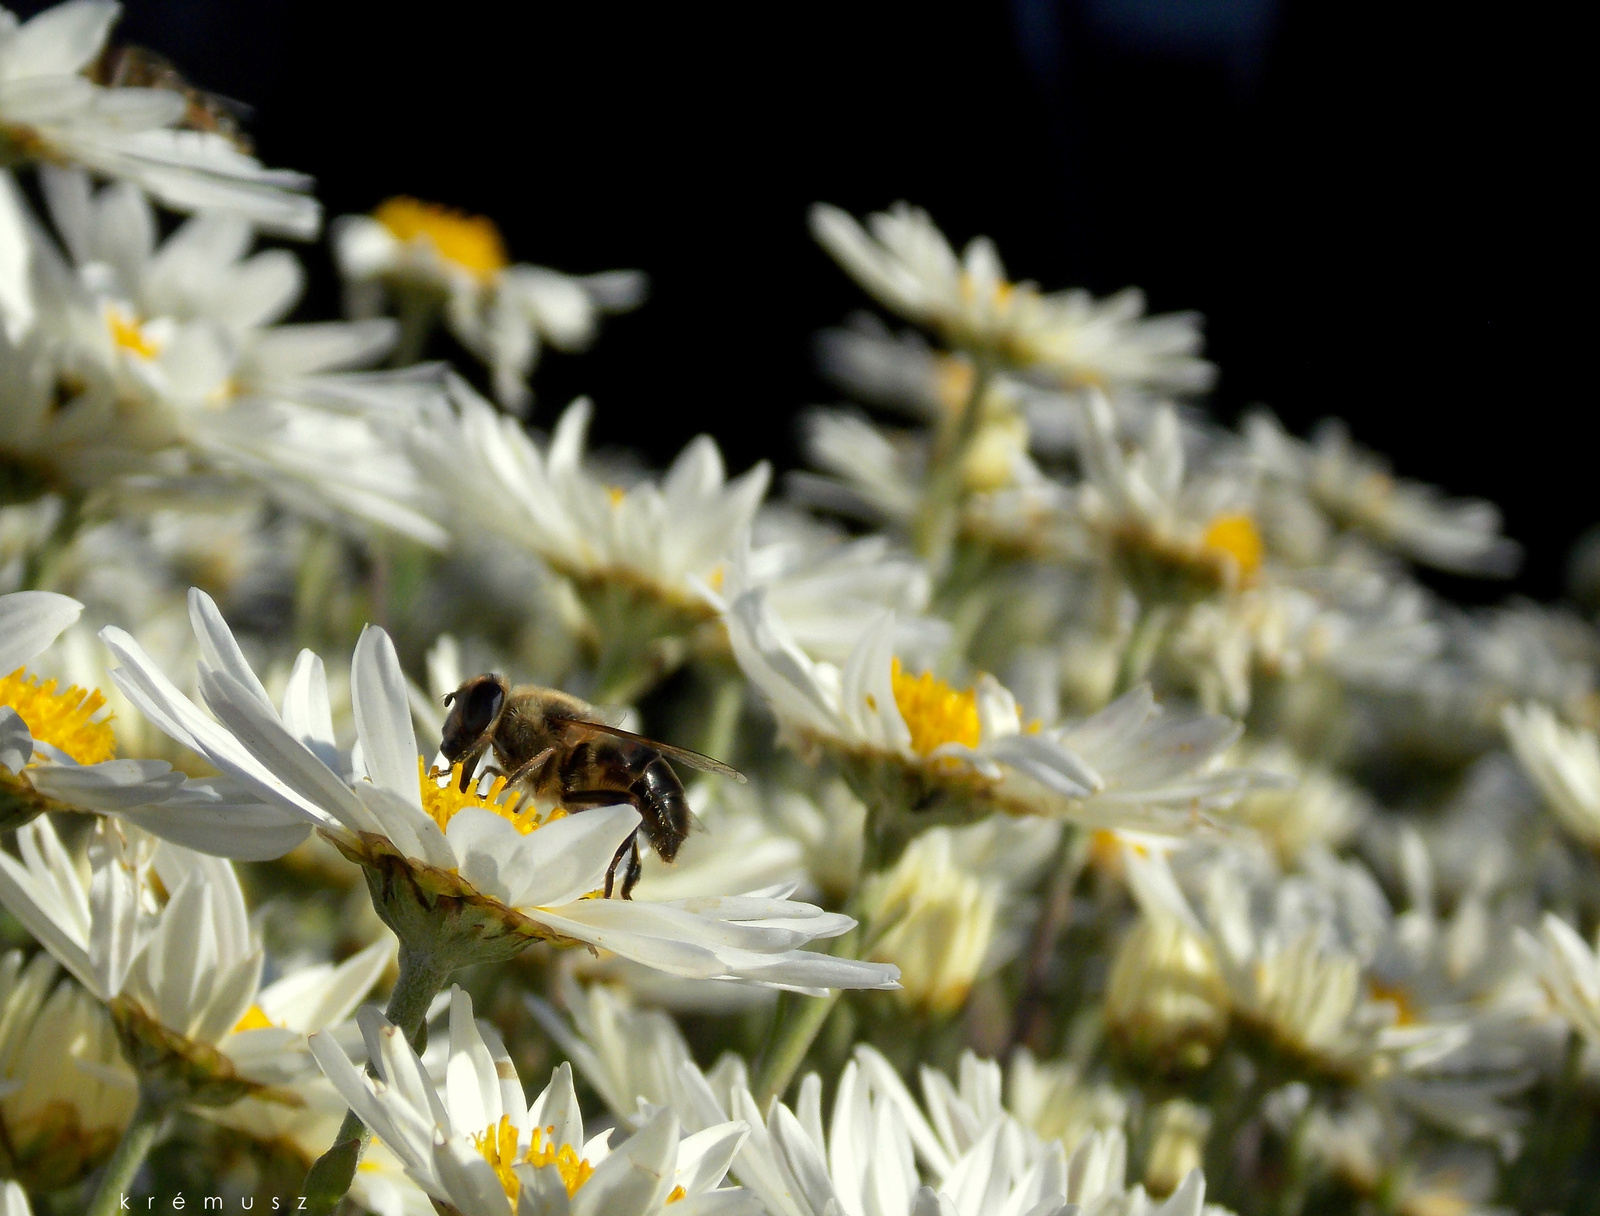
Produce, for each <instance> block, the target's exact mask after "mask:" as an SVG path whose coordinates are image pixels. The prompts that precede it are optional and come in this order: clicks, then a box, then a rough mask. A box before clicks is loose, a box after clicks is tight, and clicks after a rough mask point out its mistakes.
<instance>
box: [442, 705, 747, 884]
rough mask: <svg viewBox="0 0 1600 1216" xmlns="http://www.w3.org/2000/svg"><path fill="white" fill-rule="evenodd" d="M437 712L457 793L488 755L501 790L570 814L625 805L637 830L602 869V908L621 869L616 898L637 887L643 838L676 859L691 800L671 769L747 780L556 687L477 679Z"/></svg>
mask: <svg viewBox="0 0 1600 1216" xmlns="http://www.w3.org/2000/svg"><path fill="white" fill-rule="evenodd" d="M444 703H445V705H447V706H449V707H450V713H449V716H448V717H446V718H445V723H444V734H443V737H442V738H441V739H440V742H439V750H440V751H441V752H443V753H444V757H445V759H447V760H448V761H449V762H450V763H451V764H452V765H453V764H455V763H456V762H458V761H460V762H461V763H462V767H461V788H462V789H463V790H466V789H468V788H470V786H471V784H472V782H473V781H475V780H476V779H477V776H478V773H477V768H478V764H479V762H480V760H481V759H482V758H483V756H484V755H485V753H487V752H490V751H492V752H493V754H494V760H495V763H496V764H497V766H498V767H499V769H500V771H501V772H502V773H504V774H505V776H506V785H507V786H508V787H512V788H515V787H522V788H525V789H529V790H532V791H533V792H534V793H535V794H538V795H542V796H544V797H549V798H553V799H557V800H559V801H560V803H561V805H562V806H564V807H565V808H566V809H567V810H569V811H582V810H589V809H592V808H594V807H597V806H615V805H617V804H618V803H620V802H627V803H630V804H632V806H633V808H634V810H636V811H638V812H639V817H640V819H641V821H642V822H641V823H640V824H639V827H638V828H637V829H636V830H635V831H634V832H633V833H632V834H631V835H629V837H628V839H627V840H625V841H623V842H622V846H621V847H620V848H618V849H617V855H616V856H615V857H613V858H612V859H611V866H610V868H609V869H607V870H606V889H605V894H606V898H607V899H610V898H611V890H612V887H613V885H614V882H615V879H616V875H617V869H618V867H620V866H622V865H623V863H624V862H626V863H627V869H626V870H625V871H624V872H623V876H622V898H623V899H630V898H632V896H633V888H634V884H636V883H637V882H638V881H639V871H640V866H639V834H640V832H642V833H644V837H645V839H646V840H647V841H649V843H650V846H651V847H652V848H654V849H655V851H656V853H657V854H658V855H659V856H660V858H661V860H662V861H666V862H670V861H672V859H673V858H675V857H676V856H677V855H678V847H679V846H680V845H681V844H683V840H684V837H685V836H687V835H688V834H689V825H690V823H691V821H692V820H691V816H690V812H689V800H688V797H687V795H685V793H684V790H683V782H682V781H680V780H679V779H678V774H677V773H676V772H674V771H673V769H672V765H671V764H669V763H668V761H669V760H671V761H675V762H676V763H678V764H681V765H684V766H685V767H687V768H696V769H701V770H703V771H704V772H708V773H721V774H722V775H723V776H725V777H732V778H733V779H734V780H736V781H743V780H744V776H743V774H741V773H739V772H738V771H736V770H735V769H732V768H729V767H728V766H727V765H726V764H723V763H722V762H721V761H720V760H713V759H712V758H711V757H710V756H702V755H701V754H700V753H699V752H692V751H689V750H687V749H685V748H681V747H671V746H669V745H668V744H665V743H657V742H655V741H654V740H652V739H646V738H644V737H643V736H642V735H635V734H633V733H631V732H629V731H625V730H621V729H619V728H618V727H615V726H612V725H610V724H609V723H607V722H605V721H604V720H602V719H601V717H600V711H599V710H597V709H595V708H594V706H592V705H589V704H588V703H587V702H584V701H580V700H579V699H578V698H577V697H574V696H571V695H569V694H567V693H564V692H559V691H557V690H556V689H554V688H541V687H539V686H538V685H535V684H524V685H521V686H519V687H516V688H512V687H511V686H510V685H509V684H508V683H507V682H506V680H505V677H503V676H497V675H481V676H474V677H473V678H472V679H470V680H468V681H467V682H466V683H465V684H463V685H462V686H461V687H460V688H458V689H456V690H455V692H453V693H451V694H450V695H449V696H447V697H445V699H444Z"/></svg>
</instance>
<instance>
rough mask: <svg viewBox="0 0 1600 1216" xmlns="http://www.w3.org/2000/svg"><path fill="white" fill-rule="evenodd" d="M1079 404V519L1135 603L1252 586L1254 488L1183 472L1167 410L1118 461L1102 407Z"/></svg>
mask: <svg viewBox="0 0 1600 1216" xmlns="http://www.w3.org/2000/svg"><path fill="white" fill-rule="evenodd" d="M1084 402H1085V419H1086V424H1087V425H1086V434H1085V436H1084V440H1085V442H1084V445H1083V451H1082V456H1083V465H1084V480H1083V483H1082V485H1081V486H1080V488H1079V503H1078V513H1079V515H1080V517H1081V518H1082V519H1083V521H1084V523H1085V525H1086V527H1087V528H1088V529H1089V530H1090V531H1091V533H1092V534H1093V535H1094V536H1095V537H1096V538H1097V539H1098V541H1099V543H1100V545H1101V546H1102V548H1103V549H1104V551H1105V554H1106V556H1107V558H1108V559H1109V560H1110V561H1111V562H1112V563H1114V564H1115V565H1116V567H1117V568H1118V569H1119V570H1120V572H1121V573H1122V574H1123V576H1124V577H1125V578H1127V579H1128V580H1129V582H1130V583H1131V585H1132V586H1133V588H1134V590H1135V591H1136V592H1137V593H1138V594H1139V596H1140V598H1141V600H1148V601H1151V602H1154V603H1163V602H1170V601H1173V600H1179V601H1182V600H1187V599H1194V598H1203V597H1205V596H1207V595H1209V594H1212V593H1214V592H1215V591H1217V590H1220V589H1230V590H1231V589H1233V588H1237V587H1240V586H1248V585H1249V584H1251V583H1253V582H1255V581H1256V579H1257V577H1258V576H1259V574H1260V573H1261V568H1262V563H1263V560H1264V558H1265V548H1264V546H1263V543H1262V539H1261V533H1260V531H1259V529H1258V528H1257V526H1256V522H1255V515H1254V511H1253V504H1252V499H1251V488H1250V486H1249V485H1248V484H1245V483H1244V482H1242V481H1241V480H1240V479H1239V478H1238V477H1235V476H1229V475H1227V474H1226V473H1218V474H1216V475H1212V474H1209V473H1204V474H1199V475H1197V474H1196V473H1195V471H1193V470H1189V469H1186V465H1187V463H1188V462H1187V460H1186V458H1185V454H1184V450H1183V436H1182V434H1181V432H1180V429H1179V425H1178V416H1177V414H1176V412H1175V411H1174V410H1172V409H1171V408H1170V407H1163V408H1160V409H1157V410H1156V411H1155V412H1154V414H1153V415H1152V417H1151V422H1150V427H1149V431H1148V433H1147V434H1146V435H1145V438H1144V442H1143V445H1142V446H1141V447H1140V448H1139V449H1137V450H1136V451H1134V452H1132V453H1124V451H1123V448H1122V445H1121V442H1120V440H1119V439H1118V435H1117V423H1116V418H1115V417H1114V415H1113V414H1112V412H1111V406H1110V404H1109V403H1108V402H1107V401H1106V399H1105V397H1104V396H1103V395H1102V394H1100V393H1098V392H1090V393H1088V394H1086V395H1085V397H1084Z"/></svg>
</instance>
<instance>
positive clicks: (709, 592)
mask: <svg viewBox="0 0 1600 1216" xmlns="http://www.w3.org/2000/svg"><path fill="white" fill-rule="evenodd" d="M720 570H721V574H720V576H718V577H716V579H715V585H714V586H707V587H705V588H704V589H703V594H704V595H705V597H706V600H707V601H708V602H709V603H710V604H711V606H712V607H713V608H714V609H715V610H716V611H717V612H718V613H719V614H720V613H723V612H726V611H727V606H728V604H729V603H730V602H732V601H733V600H736V599H738V598H739V597H740V596H741V595H743V594H745V592H747V591H754V590H756V589H757V588H762V589H764V590H765V591H766V594H767V597H768V599H769V600H770V601H771V602H772V605H773V607H774V608H775V609H776V610H777V612H778V614H779V615H780V616H781V617H783V619H784V620H785V621H787V622H788V623H789V627H790V629H791V630H792V631H793V632H794V635H795V638H796V640H797V641H798V642H799V643H800V645H801V646H802V647H804V648H805V650H806V651H807V653H810V654H814V655H817V656H818V657H820V658H824V659H828V660H830V661H832V662H836V663H842V662H843V661H844V660H845V658H846V657H847V656H848V655H849V653H850V650H851V648H852V647H853V646H854V645H855V643H856V642H857V641H858V640H859V639H860V636H861V631H862V628H863V627H864V625H865V624H866V623H868V622H870V621H871V620H873V619H874V618H876V617H877V616H878V615H879V614H881V613H882V612H883V611H885V610H889V611H892V612H893V613H894V614H895V620H896V622H897V629H898V634H897V636H896V643H897V645H898V646H899V647H900V648H901V649H902V651H903V652H907V653H910V654H916V655H931V654H933V653H934V652H936V651H937V650H938V649H939V648H940V647H942V646H943V645H945V644H946V643H947V642H948V641H949V636H950V627H949V625H947V624H946V623H945V622H943V621H940V620H936V619H935V618H932V617H928V616H925V615H923V614H924V613H925V612H926V611H927V609H928V603H929V600H930V598H931V597H932V594H933V585H932V584H933V580H932V578H931V577H930V576H929V574H928V571H927V568H926V567H925V566H923V564H922V563H921V562H918V561H917V560H916V559H915V558H913V557H912V556H911V555H910V554H908V553H904V552H903V551H899V550H897V549H896V548H895V547H894V546H893V545H892V544H891V543H890V541H889V540H888V538H887V537H883V536H863V537H860V538H857V539H854V540H844V539H841V538H840V537H838V536H837V535H836V534H834V533H832V532H830V531H826V530H824V529H822V528H819V527H818V526H817V525H816V524H814V523H812V522H811V521H809V520H804V521H802V520H801V519H799V518H797V517H796V516H794V515H791V514H789V513H787V512H781V511H776V510H771V509H768V510H764V511H762V513H761V515H760V516H758V517H757V519H756V523H755V527H754V530H753V533H752V535H751V536H750V537H749V538H747V540H745V541H743V542H741V543H739V544H738V545H736V546H735V548H734V550H733V552H732V553H731V554H730V555H729V557H728V560H727V562H726V563H725V564H724V565H723V566H722V567H720ZM712 573H713V575H717V570H716V569H714V570H713V572H712Z"/></svg>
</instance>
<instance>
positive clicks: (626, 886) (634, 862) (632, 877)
mask: <svg viewBox="0 0 1600 1216" xmlns="http://www.w3.org/2000/svg"><path fill="white" fill-rule="evenodd" d="M632 845H633V847H632V849H631V851H630V852H629V854H628V873H627V875H626V876H624V878H623V880H622V898H623V899H632V898H633V889H634V887H636V886H638V885H639V875H640V874H641V873H643V872H644V867H643V866H642V865H640V864H639V833H637V832H635V833H634V834H633V840H632Z"/></svg>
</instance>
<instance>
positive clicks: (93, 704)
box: [0, 667, 117, 764]
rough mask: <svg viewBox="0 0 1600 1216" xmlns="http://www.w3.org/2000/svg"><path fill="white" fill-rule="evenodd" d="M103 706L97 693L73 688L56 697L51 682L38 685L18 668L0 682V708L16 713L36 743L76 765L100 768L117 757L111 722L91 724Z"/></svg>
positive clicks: (105, 719)
mask: <svg viewBox="0 0 1600 1216" xmlns="http://www.w3.org/2000/svg"><path fill="white" fill-rule="evenodd" d="M105 703H106V698H105V694H104V693H102V692H100V690H99V689H84V688H79V687H78V686H77V685H76V684H74V685H72V686H71V687H70V688H68V689H67V690H66V691H65V692H60V693H58V692H57V691H56V682H55V681H54V680H46V681H44V682H43V683H40V682H39V679H38V677H30V676H29V675H28V673H27V671H26V669H24V668H21V667H19V668H17V669H16V670H15V671H13V672H12V673H11V674H10V675H8V676H7V677H6V678H5V679H3V680H0V705H5V706H9V707H10V708H12V709H14V710H16V711H17V716H18V717H20V718H21V719H22V720H23V721H24V722H26V723H27V724H28V733H29V734H30V735H32V736H33V737H34V738H35V739H37V740H39V742H41V743H48V744H50V746H51V747H55V748H59V749H60V750H61V751H64V752H66V753H67V755H69V756H71V757H72V758H73V759H74V760H76V761H77V762H78V763H79V764H99V763H100V761H102V760H110V759H111V758H112V757H113V756H115V755H116V754H117V740H116V737H115V736H114V735H113V734H112V733H111V721H110V719H109V718H104V719H101V720H100V721H98V722H97V721H95V720H94V715H95V714H97V713H99V712H100V710H101V708H102V707H103V706H104V705H105Z"/></svg>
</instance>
